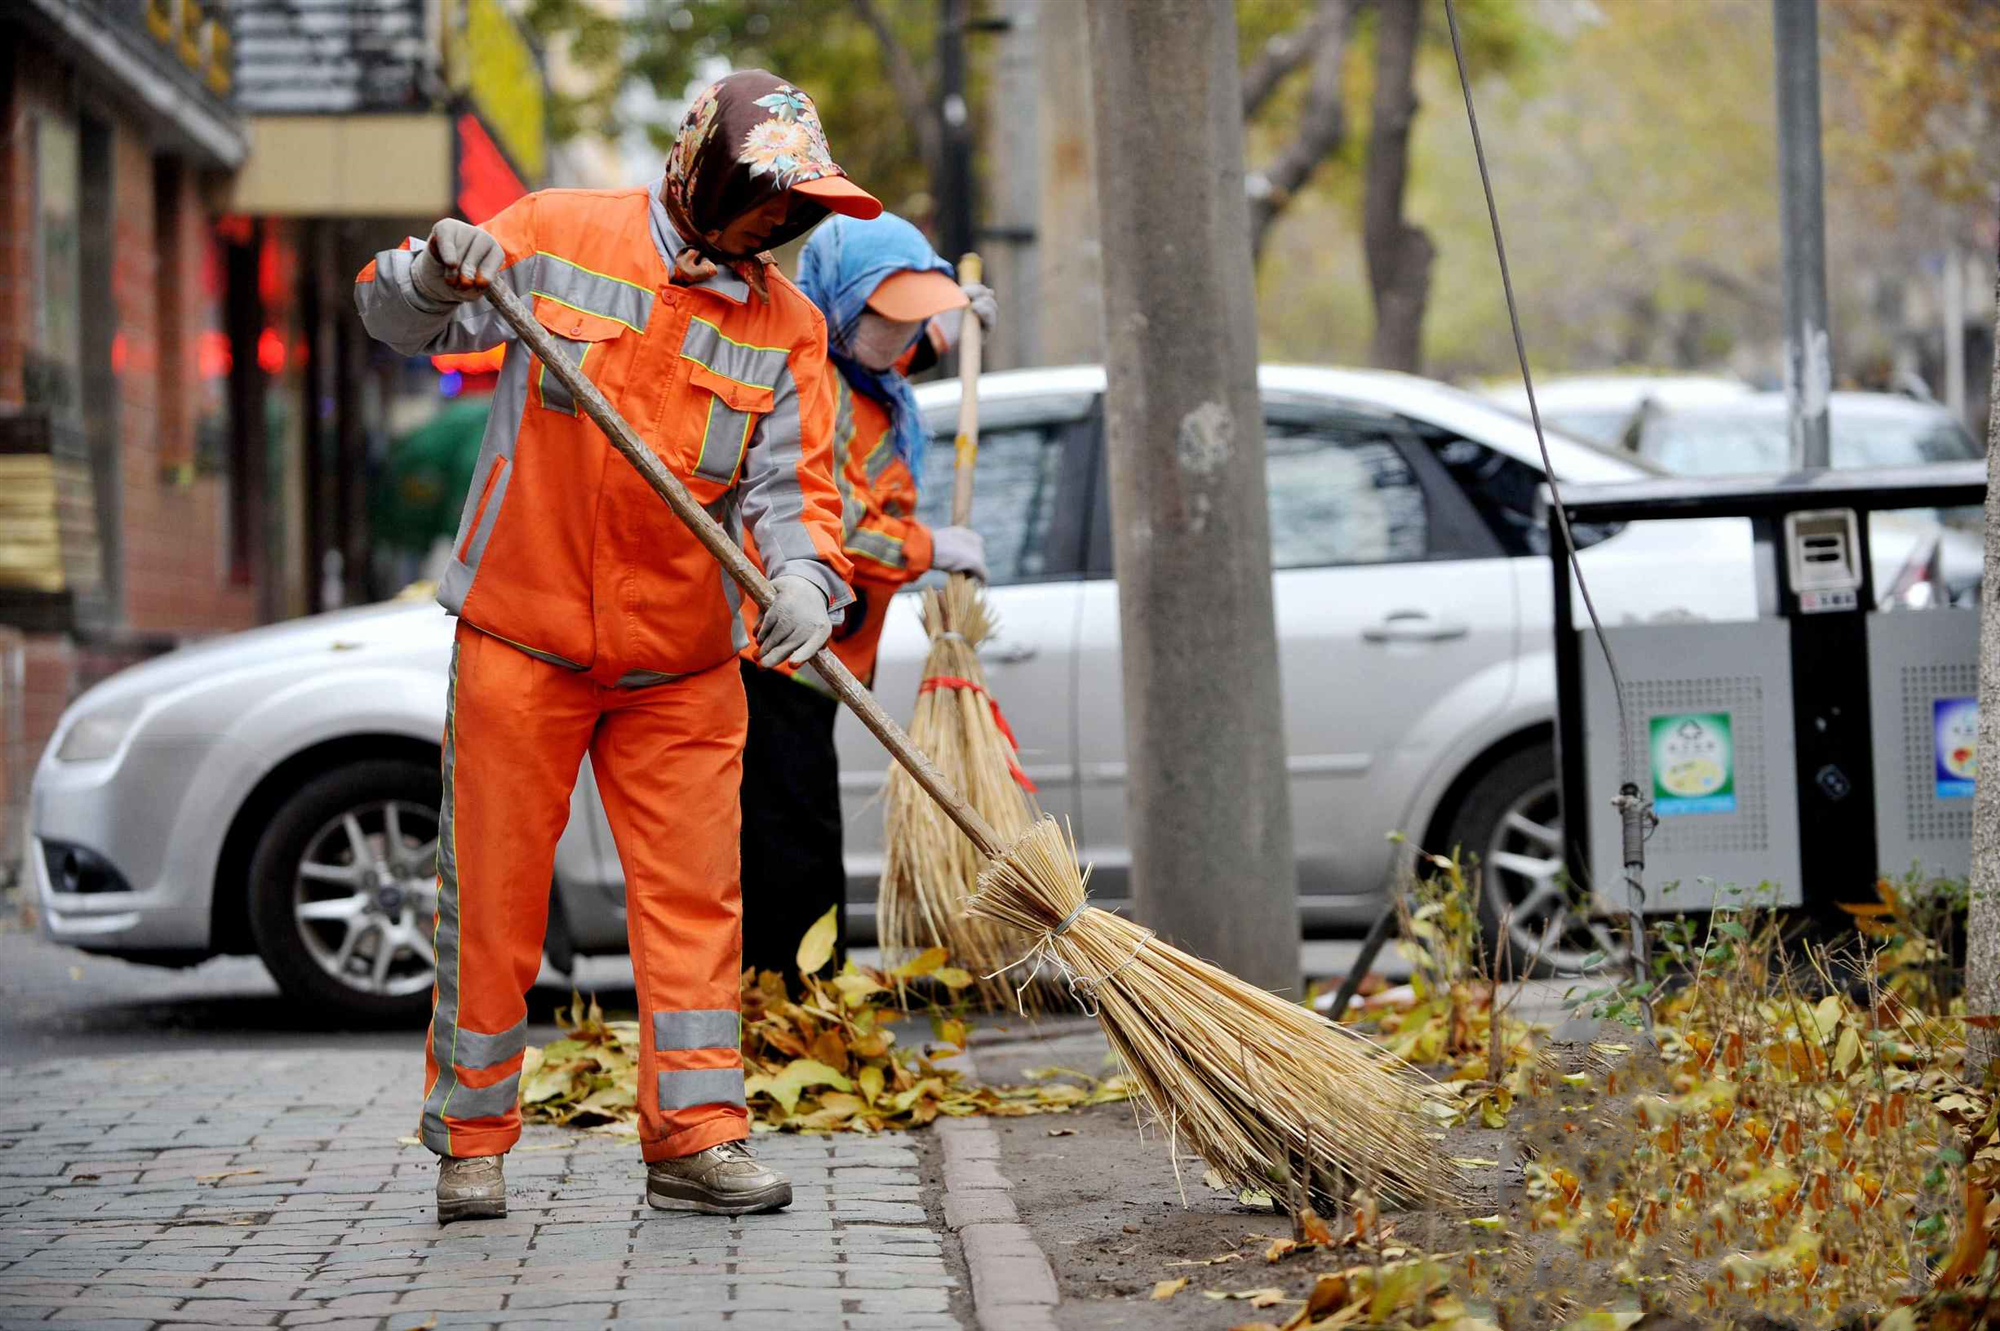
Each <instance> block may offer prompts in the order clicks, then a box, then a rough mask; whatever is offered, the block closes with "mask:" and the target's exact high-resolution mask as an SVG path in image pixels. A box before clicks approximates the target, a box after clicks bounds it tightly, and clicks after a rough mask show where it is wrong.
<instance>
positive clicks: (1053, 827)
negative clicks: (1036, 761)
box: [971, 817, 1463, 1203]
mask: <svg viewBox="0 0 2000 1331" xmlns="http://www.w3.org/2000/svg"><path fill="white" fill-rule="evenodd" d="M1085 895H1086V894H1085V875H1084V874H1083V873H1082V872H1080V871H1079V870H1078V868H1077V861H1076V852H1075V848H1074V846H1073V845H1072V844H1071V843H1070V841H1069V838H1068V837H1067V836H1066V835H1065V833H1064V832H1063V830H1062V829H1061V828H1060V827H1058V826H1057V824H1056V822H1055V820H1054V819H1053V818H1046V817H1045V818H1042V819H1040V820H1039V821H1037V822H1036V823H1035V824H1034V825H1033V826H1031V827H1030V828H1028V829H1027V830H1026V831H1025V832H1024V833H1023V834H1022V835H1021V836H1020V837H1018V838H1017V839H1016V840H1015V841H1014V843H1013V844H1012V845H1011V846H1010V847H1009V848H1008V850H1007V853H1006V854H1005V855H1004V856H1002V857H1001V858H1000V859H997V860H995V861H993V862H992V863H991V864H990V865H989V867H988V868H987V870H986V872H985V874H984V875H983V876H982V877H981V879H980V884H979V893H978V895H977V896H976V897H975V898H974V900H973V902H972V906H971V909H972V912H973V914H975V915H979V916H982V917H984V918H986V919H989V920H994V921H998V922H999V923H1001V924H1004V925H1006V926H1008V927H1009V928H1010V929H1015V930H1019V931H1021V932H1022V933H1025V934H1027V935H1029V936H1030V937H1032V938H1034V939H1036V940H1038V941H1037V942H1035V943H1034V944H1033V945H1032V949H1031V953H1030V959H1031V964H1038V965H1040V966H1042V967H1043V968H1044V969H1045V970H1047V971H1052V972H1054V973H1055V974H1056V975H1058V976H1060V977H1061V978H1062V981H1063V983H1064V984H1065V986H1066V987H1067V988H1068V989H1069V991H1070V992H1071V993H1072V994H1073V995H1074V996H1075V997H1076V998H1077V1000H1078V1001H1079V1002H1081V1003H1082V1004H1083V1006H1084V1008H1085V1009H1086V1010H1089V1011H1093V1012H1095V1014H1096V1015H1097V1017H1098V1020H1099V1021H1100V1022H1101V1023H1102V1025H1103V1027H1104V1033H1105V1035H1106V1036H1107V1037H1108V1038H1109V1040H1110V1042H1111V1047H1112V1048H1113V1049H1114V1050H1116V1051H1117V1053H1118V1055H1119V1057H1120V1058H1121V1059H1122V1060H1123V1061H1124V1064H1125V1067H1126V1069H1127V1070H1128V1071H1129V1072H1130V1073H1131V1074H1132V1076H1133V1078H1134V1080H1135V1081H1136V1082H1137V1083H1138V1085H1139V1087H1140V1088H1141V1090H1142V1093H1143V1100H1144V1102H1145V1104H1146V1106H1147V1108H1148V1109H1149V1110H1150V1111H1151V1113H1152V1115H1153V1116H1154V1118H1155V1119H1156V1120H1157V1121H1158V1122H1159V1123H1160V1124H1161V1125H1162V1126H1163V1127H1164V1128H1165V1130H1166V1132H1167V1135H1168V1137H1169V1139H1170V1141H1172V1142H1174V1143H1176V1144H1177V1143H1180V1142H1185V1143H1186V1144H1187V1145H1188V1146H1190V1147H1192V1148H1193V1150H1194V1151H1195V1153H1196V1154H1197V1155H1199V1156H1200V1157H1201V1158H1202V1159H1203V1160H1204V1161H1206V1162H1207V1163H1208V1164H1209V1166H1210V1167H1211V1168H1213V1169H1214V1170H1215V1171H1216V1172H1217V1173H1219V1174H1220V1175H1221V1176H1222V1178H1223V1179H1224V1180H1225V1181H1226V1182H1227V1183H1228V1184H1229V1185H1231V1186H1233V1187H1237V1188H1244V1189H1250V1190H1256V1191H1271V1192H1273V1195H1279V1193H1280V1191H1281V1187H1280V1185H1281V1183H1282V1181H1284V1180H1287V1179H1290V1178H1292V1177H1294V1175H1293V1173H1292V1172H1291V1171H1294V1170H1301V1169H1303V1170H1305V1171H1308V1172H1306V1173H1305V1174H1304V1177H1305V1179H1306V1180H1308V1186H1309V1188H1311V1190H1312V1191H1315V1192H1318V1193H1320V1194H1322V1195H1325V1194H1327V1193H1332V1194H1334V1195H1336V1196H1338V1197H1340V1198H1341V1199H1343V1200H1344V1198H1345V1195H1346V1193H1347V1192H1348V1191H1349V1190H1350V1189H1351V1188H1352V1187H1356V1186H1359V1187H1366V1188H1368V1189H1369V1191H1370V1192H1371V1193H1373V1194H1375V1195H1377V1196H1383V1197H1390V1198H1395V1199H1398V1200H1401V1201H1405V1202H1433V1203H1436V1202H1445V1203H1449V1202H1455V1201H1456V1200H1457V1199H1458V1197H1459V1195H1460V1194H1461V1192H1462V1186H1463V1184H1462V1179H1461V1177H1460V1175H1459V1173H1458V1171H1457V1168H1456V1167H1455V1166H1452V1165H1451V1164H1450V1163H1449V1161H1448V1160H1447V1159H1446V1158H1445V1157H1444V1156H1443V1154H1442V1153H1441V1152H1440V1151H1439V1150H1438V1149H1437V1145H1436V1143H1435V1142H1434V1141H1433V1140H1432V1138H1431V1137H1430V1136H1429V1135H1428V1133H1427V1129H1428V1128H1429V1127H1431V1126H1434V1122H1433V1120H1430V1119H1429V1118H1428V1117H1427V1116H1426V1115H1425V1113H1424V1112H1423V1107H1424V1103H1425V1101H1426V1100H1428V1099H1431V1098H1432V1097H1434V1096H1436V1095H1437V1094H1438V1092H1437V1091H1436V1089H1435V1088H1434V1087H1433V1086H1432V1085H1431V1084H1430V1083H1429V1082H1427V1081H1424V1080H1423V1079H1421V1078H1420V1077H1419V1076H1418V1075H1417V1074H1416V1073H1415V1071H1414V1070H1412V1069H1411V1068H1409V1067H1408V1066H1407V1065H1406V1064H1403V1063H1401V1062H1400V1061H1399V1060H1397V1059H1395V1058H1394V1057H1393V1056H1391V1055H1390V1054H1388V1053H1387V1052H1385V1051H1383V1050H1381V1049H1379V1048H1377V1047H1376V1046H1374V1045H1373V1044H1371V1043H1369V1042H1368V1041H1367V1040H1365V1039H1363V1038H1362V1037H1360V1036H1358V1035H1355V1034H1353V1033H1352V1032H1350V1031H1348V1030H1345V1029H1343V1028H1342V1027H1339V1026H1336V1025H1334V1024H1333V1023H1332V1022H1329V1021H1327V1020H1326V1019H1325V1018H1324V1017H1322V1016H1320V1015H1319V1014H1318V1013H1315V1012H1312V1011H1310V1010H1308V1009H1307V1008H1305V1007H1303V1006H1301V1005H1299V1004H1296V1003H1288V1002H1286V1001H1284V1000H1283V999H1280V998H1278V997H1276V996H1274V995H1272V994H1270V993H1268V992H1267V991H1265V990H1263V989H1260V988H1258V987H1257V986H1255V985H1252V984H1248V983H1245V982H1244V981H1242V980H1239V979H1237V978H1236V977H1235V976H1233V975H1230V974H1229V973H1228V972H1226V971H1223V970H1221V969H1219V968H1217V967H1215V966H1211V965H1209V964H1208V963H1207V962H1204V961H1201V960H1199V959H1197V958H1195V957H1192V956H1189V955H1188V954H1187V953H1185V952H1182V951H1180V950H1179V949H1178V948H1174V947H1171V946H1169V945H1168V944H1166V943H1163V942H1160V941H1159V940H1158V939H1157V938H1155V937H1154V936H1153V933H1152V931H1151V930H1149V929H1146V928H1143V927H1141V926H1140V925H1137V924H1134V923H1132V922H1131V921H1129V920H1125V919H1121V918H1119V917H1118V916H1116V915H1113V914H1111V913H1110V912H1108V911H1103V910H1099V909H1097V908H1096V907H1093V906H1089V905H1087V904H1086V900H1085ZM1175 1150H1176V1160H1178V1158H1179V1156H1178V1146H1177V1145H1176V1148H1175ZM1176 1169H1178V1164H1177V1165H1176Z"/></svg>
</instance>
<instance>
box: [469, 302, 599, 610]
mask: <svg viewBox="0 0 2000 1331" xmlns="http://www.w3.org/2000/svg"><path fill="white" fill-rule="evenodd" d="M549 299H550V300H555V297H554V296H550V297H549ZM557 303H558V304H560V303H561V302H560V301H558V302H557ZM570 308H571V309H575V308H576V306H574V305H572V306H570ZM584 313H585V314H588V313H590V311H588V310H585V311H584ZM604 317H605V318H607V319H608V318H610V317H611V316H610V315H608V314H607V315H606V316H604ZM625 326H626V327H627V328H630V327H631V326H632V325H631V324H626V325H625ZM595 345H596V343H594V342H586V343H584V344H583V350H582V351H581V352H579V353H577V358H576V372H577V373H578V374H582V373H583V363H584V362H585V361H586V360H589V359H590V349H591V347H593V346H595ZM556 387H558V388H560V389H562V391H563V392H565V393H568V392H569V385H568V384H566V383H564V382H563V381H562V380H561V379H557V380H556ZM535 392H537V393H538V394H540V395H541V399H542V406H543V408H544V409H546V410H548V411H561V412H562V413H563V415H565V416H574V415H576V400H575V396H574V395H572V396H571V400H570V404H569V409H568V410H567V411H565V410H564V409H563V408H561V407H551V406H549V363H548V362H547V361H543V362H542V369H541V373H540V374H539V375H537V376H536V378H535ZM496 636H497V635H496Z"/></svg>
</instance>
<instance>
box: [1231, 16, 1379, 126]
mask: <svg viewBox="0 0 2000 1331" xmlns="http://www.w3.org/2000/svg"><path fill="white" fill-rule="evenodd" d="M1351 8H1352V6H1351V5H1347V4H1324V3H1323V4H1321V5H1319V6H1318V7H1317V8H1316V9H1314V10H1313V12H1312V16H1311V17H1310V18H1308V19H1307V20H1306V21H1305V22H1303V23H1301V24H1300V25H1299V26H1298V27H1296V28H1293V29H1292V30H1291V31H1290V32H1281V33H1279V34H1278V35H1277V36H1275V37H1273V38H1271V40H1269V41H1268V42H1265V43H1264V49H1263V50H1262V51H1259V52H1258V53H1257V58H1256V59H1255V60H1253V61H1251V62H1250V68H1248V69H1246V70H1244V71H1243V118H1244V119H1245V120H1248V119H1250V117H1252V116H1254V115H1256V114H1257V112H1258V111H1260V110H1262V109H1263V106H1264V103H1265V102H1267V101H1269V100H1270V99H1271V94H1272V93H1274V92H1276V91H1277V90H1278V85H1279V84H1280V83H1283V82H1284V81H1285V77H1286V76H1287V75H1288V74H1290V73H1291V72H1292V71H1293V70H1295V69H1297V68H1298V67H1299V66H1300V65H1303V64H1304V63H1305V62H1306V58H1307V57H1308V56H1310V55H1311V54H1312V53H1313V52H1314V51H1315V50H1316V49H1318V47H1319V46H1320V44H1321V43H1322V42H1324V41H1326V40H1327V38H1328V37H1329V36H1330V35H1331V33H1332V30H1333V29H1335V28H1344V27H1346V25H1347V23H1348V18H1349V13H1348V11H1349V10H1350V9H1351Z"/></svg>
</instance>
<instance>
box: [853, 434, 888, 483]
mask: <svg viewBox="0 0 2000 1331" xmlns="http://www.w3.org/2000/svg"><path fill="white" fill-rule="evenodd" d="M895 460H896V436H895V431H893V430H884V431H882V437H881V438H880V439H877V440H876V441H875V447H874V448H872V449H870V450H869V451H868V456H867V457H866V458H865V459H863V460H862V463H861V470H862V472H863V474H865V475H866V476H867V477H868V480H869V483H870V484H873V483H874V482H876V481H879V480H881V479H882V473H883V472H885V471H887V470H889V464H890V463H891V462H894V461H895Z"/></svg>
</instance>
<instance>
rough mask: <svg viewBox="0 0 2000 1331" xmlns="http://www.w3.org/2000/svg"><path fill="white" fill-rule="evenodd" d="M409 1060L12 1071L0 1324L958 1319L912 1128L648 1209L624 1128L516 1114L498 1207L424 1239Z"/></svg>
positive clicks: (96, 1065) (789, 1144) (764, 1143)
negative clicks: (723, 1196) (489, 1217)
mask: <svg viewBox="0 0 2000 1331" xmlns="http://www.w3.org/2000/svg"><path fill="white" fill-rule="evenodd" d="M421 1064H422V1057H421V1054H420V1053H417V1054H412V1055H408V1056H405V1055H402V1054H395V1055H382V1054H375V1053H353V1052H325V1053H322V1052H309V1053H296V1054H293V1053H286V1054H276V1055H266V1054H227V1055H216V1054H209V1053H203V1054H197V1055H192V1056H186V1057H182V1056H176V1055H166V1054H158V1055H146V1056H139V1057H126V1058H101V1059H80V1060H70V1061H64V1062H57V1063H44V1064H26V1065H21V1066H17V1067H14V1068H11V1069H9V1072H8V1076H7V1079H6V1080H7V1091H8V1093H7V1095H6V1096H5V1102H4V1103H0V1328H16V1327H27V1326H35V1327H50V1326H69V1327H79V1326H87V1327H92V1328H107V1329H108V1331H149V1329H152V1328H162V1329H163V1328H166V1327H171V1326H188V1327H195V1326H200V1327H236V1326H287V1327H291V1326H310V1327H314V1328H316V1331H361V1329H362V1328H368V1329H369V1331H378V1329H382V1328H387V1329H389V1331H407V1329H408V1328H416V1327H430V1326H435V1327H439V1328H444V1327H472V1326H494V1327H505V1328H507V1331H528V1329H529V1328H540V1327H547V1328H556V1327H562V1328H566V1329H569V1331H576V1329H578V1328H583V1329H586V1331H587V1328H590V1327H594V1326H611V1325H614V1324H615V1325H616V1326H617V1327H619V1328H620V1329H621V1331H623V1329H624V1328H628V1327H632V1328H637V1327H659V1328H688V1329H689V1331H705V1329H707V1328H715V1327H725V1326H727V1327H745V1328H772V1329H773V1331H822V1329H826V1331H834V1329H836V1328H842V1329H844V1328H853V1329H856V1331H859V1329H860V1328H892V1329H893V1331H946V1329H947V1328H950V1329H951V1331H959V1328H961V1326H962V1325H963V1323H962V1321H961V1316H964V1319H965V1321H969V1320H970V1317H969V1315H966V1309H967V1308H968V1306H969V1305H968V1302H967V1300H966V1298H965V1296H964V1291H963V1290H962V1289H961V1282H960V1281H959V1279H958V1278H957V1277H956V1276H955V1275H954V1273H953V1269H952V1266H951V1262H952V1261H954V1260H956V1259H955V1256H948V1254H947V1252H946V1245H945V1242H944V1239H943V1230H942V1227H941V1226H939V1225H934V1224H933V1223H932V1221H931V1219H930V1216H929V1213H928V1211H927V1209H926V1207H925V1204H924V1200H923V1195H922V1180H921V1177H920V1171H919V1160H918V1154H917V1150H916V1148H915V1147H914V1146H913V1145H912V1144H911V1142H910V1141H909V1139H908V1138H906V1137H901V1136H897V1135H884V1136H880V1137H874V1138H834V1139H829V1138H825V1137H810V1138H806V1137H789V1136H787V1137H779V1136H766V1137H760V1138H759V1139H758V1142H757V1146H758V1150H759V1153H760V1155H762V1156H763V1157H764V1158H765V1159H768V1160H770V1161H771V1162H772V1163H773V1164H775V1165H777V1166H778V1167H779V1168H781V1169H783V1170H785V1171H787V1172H788V1173H789V1174H790V1175H791V1177H792V1180H793V1191H794V1194H795V1198H796V1200H795V1202H794V1204H793V1206H792V1208H791V1210H789V1211H788V1212H785V1213H783V1214H780V1215H773V1216H751V1217H744V1218H740V1219H723V1218H720V1217H712V1216H693V1215H677V1214H672V1213H667V1212H658V1211H653V1210H651V1209H649V1208H648V1207H646V1206H645V1204H644V1202H643V1201H642V1200H641V1198H640V1190H641V1186H642V1181H643V1177H644V1176H643V1171H642V1168H641V1166H640V1165H639V1163H638V1148H637V1146H636V1144H635V1143H633V1142H630V1141H623V1140H618V1139H616V1138H611V1137H605V1136H592V1135H590V1134H578V1133H571V1132H558V1131H555V1130H551V1129H530V1131H529V1132H528V1134H527V1136H526V1137H525V1138H524V1139H523V1141H522V1143H521V1145H520V1146H519V1147H517V1148H516V1150H515V1151H514V1153H513V1154H512V1155H510V1156H509V1157H508V1162H507V1179H508V1184H509V1202H508V1205H509V1211H510V1214H509V1217H508V1219H506V1220H504V1221H479V1222H466V1223H462V1224H459V1225H455V1226H453V1227H451V1228H450V1229H448V1230H447V1229H440V1228H439V1227H438V1226H437V1224H436V1223H435V1220H434V1218H433V1215H432V1210H431V1188H432V1185H433V1183H434V1180H435V1171H434V1166H433V1164H432V1160H431V1156H430V1155H429V1153H428V1152H426V1151H424V1150H423V1149H422V1148H421V1147H418V1146H413V1145H402V1144H399V1142H398V1139H399V1138H403V1137H407V1136H409V1134H410V1133H411V1132H412V1131H413V1123H414V1115H415V1109H416V1100H415V1097H414V1094H413V1088H414V1087H416V1086H417V1085H418V1084H419V1082H420V1081H421V1078H422V1070H421Z"/></svg>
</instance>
